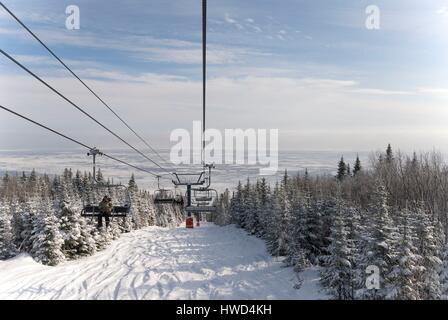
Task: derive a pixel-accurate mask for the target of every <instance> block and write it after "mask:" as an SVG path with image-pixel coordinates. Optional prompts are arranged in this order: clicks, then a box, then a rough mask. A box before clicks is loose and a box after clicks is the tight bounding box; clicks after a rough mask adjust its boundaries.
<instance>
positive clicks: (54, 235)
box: [31, 202, 65, 266]
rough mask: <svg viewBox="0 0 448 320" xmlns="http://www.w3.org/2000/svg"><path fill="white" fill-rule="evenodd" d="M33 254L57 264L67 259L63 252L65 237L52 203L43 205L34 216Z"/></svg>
mask: <svg viewBox="0 0 448 320" xmlns="http://www.w3.org/2000/svg"><path fill="white" fill-rule="evenodd" d="M31 241H32V248H31V255H32V256H33V258H34V259H36V260H37V261H39V262H41V263H43V264H46V265H49V266H55V265H57V264H58V263H60V262H62V261H64V260H65V256H64V253H63V252H62V245H63V244H64V239H63V238H62V235H61V233H60V232H59V223H58V220H57V218H56V215H55V214H54V210H53V208H52V206H51V204H50V203H48V202H45V203H43V204H42V205H41V208H40V213H39V214H37V215H35V216H34V217H33V231H32V235H31Z"/></svg>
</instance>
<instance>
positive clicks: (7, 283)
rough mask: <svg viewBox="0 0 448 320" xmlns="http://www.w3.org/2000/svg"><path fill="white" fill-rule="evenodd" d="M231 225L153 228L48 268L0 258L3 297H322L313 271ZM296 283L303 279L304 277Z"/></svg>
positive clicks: (25, 258) (22, 258)
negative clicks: (292, 264) (298, 269)
mask: <svg viewBox="0 0 448 320" xmlns="http://www.w3.org/2000/svg"><path fill="white" fill-rule="evenodd" d="M300 278H301V279H302V281H303V283H302V285H301V287H300V289H295V288H294V286H295V285H296V284H297V283H298V282H299V280H298V277H297V274H295V273H294V272H293V270H292V269H291V268H287V267H284V265H283V264H282V262H281V261H280V260H279V259H278V258H273V257H271V256H270V255H269V254H268V252H267V251H266V247H265V244H264V242H263V241H262V240H260V239H257V238H255V237H252V236H248V235H247V234H246V232H245V231H243V230H241V229H237V228H236V227H234V226H226V227H218V226H215V225H212V224H208V225H204V226H202V227H200V228H195V229H193V230H188V229H185V228H175V229H165V228H158V227H150V228H146V229H143V230H139V231H135V232H132V233H130V234H125V235H123V236H122V237H121V238H120V239H119V240H116V241H114V242H113V243H112V244H111V245H110V246H109V247H108V249H106V250H104V251H102V252H99V253H97V254H95V255H94V256H91V257H87V258H84V259H81V260H77V261H70V262H66V263H63V264H61V265H59V266H57V267H47V266H43V265H41V264H39V263H37V262H35V261H34V260H33V259H32V258H31V257H30V256H29V255H19V256H17V257H15V258H13V259H10V260H7V261H0V299H323V298H325V295H324V294H323V293H322V292H321V290H322V289H321V287H320V285H319V272H318V270H317V269H314V268H312V269H308V270H306V271H304V272H303V273H301V275H300ZM302 281H300V282H302Z"/></svg>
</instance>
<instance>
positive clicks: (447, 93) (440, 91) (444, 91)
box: [417, 87, 448, 98]
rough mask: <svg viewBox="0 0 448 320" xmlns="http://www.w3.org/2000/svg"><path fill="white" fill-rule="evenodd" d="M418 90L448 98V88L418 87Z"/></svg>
mask: <svg viewBox="0 0 448 320" xmlns="http://www.w3.org/2000/svg"><path fill="white" fill-rule="evenodd" d="M417 90H418V92H420V93H423V94H428V95H431V96H434V97H440V98H447V97H448V88H438V87H434V88H418V89H417Z"/></svg>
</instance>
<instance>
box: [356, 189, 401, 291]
mask: <svg viewBox="0 0 448 320" xmlns="http://www.w3.org/2000/svg"><path fill="white" fill-rule="evenodd" d="M387 202H388V194H387V192H386V189H385V187H384V185H383V184H382V183H381V182H377V184H376V191H375V193H374V195H373V200H372V204H371V207H370V209H369V214H370V215H371V217H372V219H371V221H370V223H371V231H370V239H369V243H368V252H369V255H368V256H367V257H366V261H365V262H364V263H363V264H364V265H366V266H376V267H378V268H379V270H380V289H379V290H377V289H373V290H367V289H364V290H363V292H361V296H362V297H363V298H364V299H385V298H386V297H387V295H388V294H389V292H390V290H391V289H392V282H391V279H390V277H389V274H390V272H391V271H392V268H393V267H394V266H395V265H396V256H397V240H398V234H397V229H396V228H395V227H394V224H393V221H392V219H391V218H390V207H389V205H388V204H387Z"/></svg>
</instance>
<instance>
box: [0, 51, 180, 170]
mask: <svg viewBox="0 0 448 320" xmlns="http://www.w3.org/2000/svg"><path fill="white" fill-rule="evenodd" d="M0 53H1V54H3V55H4V56H5V57H7V58H8V59H9V60H11V61H12V62H14V63H15V64H16V65H18V66H19V67H20V68H22V69H23V70H24V71H26V72H27V73H28V74H29V75H31V76H32V77H34V78H35V79H37V80H38V81H40V82H41V83H42V84H44V85H45V86H46V87H47V88H49V89H50V90H51V91H53V92H54V93H56V94H57V95H58V96H59V97H61V98H62V99H64V100H65V101H67V102H68V103H69V104H71V105H72V106H73V107H75V108H76V109H77V110H79V111H80V112H82V113H83V114H84V115H86V116H87V117H88V118H90V119H91V120H92V121H94V122H95V123H96V124H98V125H100V126H101V127H102V128H104V129H105V130H106V131H108V132H109V133H110V134H112V135H113V136H114V137H116V138H117V139H119V140H120V141H122V142H123V143H124V144H126V145H127V146H128V147H130V148H131V149H133V150H134V151H135V152H137V153H138V154H140V155H141V156H142V157H144V158H145V159H147V160H148V161H150V162H152V163H153V164H155V165H156V166H157V167H159V168H160V169H162V170H164V171H166V172H168V173H170V172H169V171H168V170H167V169H165V168H164V167H162V166H160V165H159V164H158V163H157V162H155V161H154V160H152V159H151V158H149V157H148V156H147V155H145V154H144V153H142V152H141V151H140V150H138V149H137V148H135V147H134V146H133V145H131V144H130V143H128V142H127V141H126V140H124V139H123V138H122V137H120V136H119V135H118V134H116V133H115V132H113V131H112V130H110V129H109V128H108V127H106V126H105V125H104V124H103V123H101V122H100V121H98V120H96V119H95V118H94V117H93V116H91V115H90V114H89V113H88V112H86V111H85V110H84V109H82V108H81V107H79V106H78V105H77V104H75V103H74V102H73V101H71V100H70V99H69V98H67V97H66V96H64V95H63V94H62V93H60V92H59V91H58V90H57V89H55V88H53V87H52V86H51V85H50V84H48V83H47V82H46V81H45V80H43V79H42V78H40V77H39V76H38V75H36V74H35V73H33V72H32V71H31V70H29V69H28V68H27V67H25V66H24V65H23V64H21V63H20V62H19V61H17V60H16V59H14V58H13V57H12V56H10V55H9V54H8V53H6V52H5V51H3V50H2V49H0ZM170 174H171V173H170Z"/></svg>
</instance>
